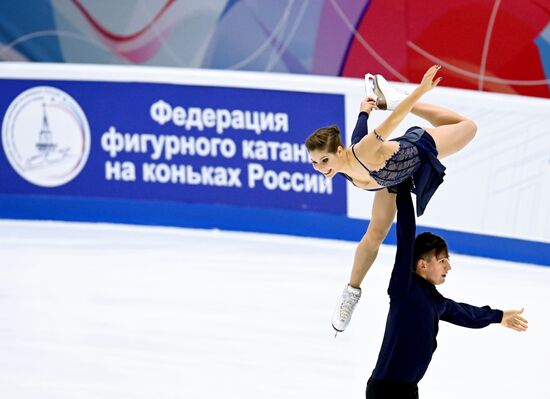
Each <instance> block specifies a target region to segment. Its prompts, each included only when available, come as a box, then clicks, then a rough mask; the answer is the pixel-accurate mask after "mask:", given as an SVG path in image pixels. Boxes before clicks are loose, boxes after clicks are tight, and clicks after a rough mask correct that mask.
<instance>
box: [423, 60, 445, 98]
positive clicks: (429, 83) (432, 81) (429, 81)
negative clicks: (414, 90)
mask: <svg viewBox="0 0 550 399" xmlns="http://www.w3.org/2000/svg"><path fill="white" fill-rule="evenodd" d="M440 69H441V65H434V66H432V67H431V68H430V69H428V70H427V71H426V73H425V74H424V77H423V78H422V82H420V88H421V89H422V90H423V91H424V92H428V91H430V90H431V89H433V88H434V87H436V86H437V85H438V84H439V82H441V79H443V78H442V77H438V78H436V77H435V75H437V72H439V70H440Z"/></svg>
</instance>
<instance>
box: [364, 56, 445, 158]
mask: <svg viewBox="0 0 550 399" xmlns="http://www.w3.org/2000/svg"><path fill="white" fill-rule="evenodd" d="M440 68H441V67H440V66H439V65H434V66H432V67H431V68H430V69H428V70H427V71H426V73H425V74H424V77H423V78H422V82H420V85H418V87H417V88H416V89H415V90H414V91H413V92H412V93H411V94H409V95H408V96H407V97H405V98H404V99H403V101H401V102H400V103H399V105H397V107H396V108H395V110H393V112H392V113H391V114H390V116H388V117H387V118H386V120H384V122H382V123H381V124H380V125H379V126H378V127H377V128H376V129H374V132H373V133H374V134H368V135H366V136H365V137H364V138H363V139H362V140H361V141H360V142H359V143H358V144H357V145H356V146H355V151H356V153H357V156H358V157H359V158H364V159H369V158H372V157H375V156H376V154H377V152H378V151H379V150H380V148H381V147H382V145H383V140H386V139H387V138H388V137H389V136H390V135H391V133H392V132H393V131H394V130H395V128H396V127H397V126H398V125H399V124H400V123H401V121H403V119H404V118H405V117H406V116H407V114H408V113H409V112H411V110H412V108H413V107H414V105H415V104H416V103H417V102H418V100H420V98H421V97H422V96H423V95H424V94H426V93H427V92H428V91H430V90H431V89H433V88H434V87H436V86H437V85H438V84H439V82H440V81H441V79H442V78H441V77H439V78H436V74H437V72H438V71H439V69H440Z"/></svg>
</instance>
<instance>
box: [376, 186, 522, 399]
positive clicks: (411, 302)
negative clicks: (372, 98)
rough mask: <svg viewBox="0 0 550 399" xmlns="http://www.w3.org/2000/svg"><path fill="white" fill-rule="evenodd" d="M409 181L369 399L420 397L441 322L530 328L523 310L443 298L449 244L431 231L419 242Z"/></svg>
mask: <svg viewBox="0 0 550 399" xmlns="http://www.w3.org/2000/svg"><path fill="white" fill-rule="evenodd" d="M410 184H411V183H410V181H407V182H404V183H402V184H401V185H399V187H398V189H397V253H396V256H395V264H394V267H393V272H392V275H391V279H390V284H389V287H388V294H389V296H390V310H389V313H388V319H387V321H386V331H385V333H384V340H383V342H382V347H381V349H380V354H379V355H378V361H377V363H376V367H375V368H374V370H373V372H372V376H371V378H370V379H369V381H368V383H367V391H366V397H367V399H396V398H399V399H408V398H411V399H413V398H418V387H417V384H418V382H419V381H420V380H421V379H422V377H423V376H424V373H425V372H426V370H427V369H428V365H429V364H430V361H431V359H432V355H433V353H434V351H435V349H436V347H437V342H436V336H437V332H438V330H439V327H438V324H439V320H444V321H447V322H449V323H453V324H456V325H459V326H463V327H469V328H482V327H486V326H488V325H489V324H491V323H501V324H502V325H504V326H505V327H508V328H511V329H513V330H516V331H525V330H526V329H527V320H525V319H524V318H523V317H521V316H520V315H521V313H522V312H523V309H521V310H506V311H501V310H494V309H491V308H490V307H489V306H483V307H476V306H472V305H468V304H465V303H457V302H455V301H453V300H451V299H447V298H445V297H444V296H443V295H441V294H440V293H439V292H438V291H437V289H436V288H435V286H436V285H439V284H443V283H444V282H445V278H446V277H447V274H448V273H449V270H451V264H450V263H449V254H448V248H447V243H446V242H445V241H444V240H443V239H442V238H441V237H438V236H436V235H434V234H432V233H422V234H420V235H418V237H416V239H415V234H416V221H415V215H414V208H413V204H412V199H411V193H410Z"/></svg>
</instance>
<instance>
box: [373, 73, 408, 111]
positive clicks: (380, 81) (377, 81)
mask: <svg viewBox="0 0 550 399" xmlns="http://www.w3.org/2000/svg"><path fill="white" fill-rule="evenodd" d="M374 93H375V94H376V97H377V100H376V105H378V108H379V109H384V110H388V111H393V110H394V109H395V107H397V105H398V104H399V103H400V102H401V101H403V99H404V98H405V97H407V96H408V94H407V93H405V92H402V91H400V90H397V89H394V88H393V87H392V86H391V85H390V84H389V83H388V81H387V80H386V79H384V77H383V76H382V75H375V76H374Z"/></svg>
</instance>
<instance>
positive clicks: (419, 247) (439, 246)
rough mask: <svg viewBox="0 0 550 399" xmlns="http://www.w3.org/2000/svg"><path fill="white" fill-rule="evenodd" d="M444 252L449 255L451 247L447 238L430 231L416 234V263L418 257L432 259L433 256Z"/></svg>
mask: <svg viewBox="0 0 550 399" xmlns="http://www.w3.org/2000/svg"><path fill="white" fill-rule="evenodd" d="M441 254H444V255H445V257H449V248H448V246H447V243H446V242H445V240H444V239H443V238H441V237H439V236H436V235H435V234H432V233H430V232H426V233H422V234H419V235H417V236H416V240H415V241H414V264H415V265H416V262H418V259H425V260H427V261H430V259H431V258H432V256H434V255H435V256H439V255H441Z"/></svg>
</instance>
